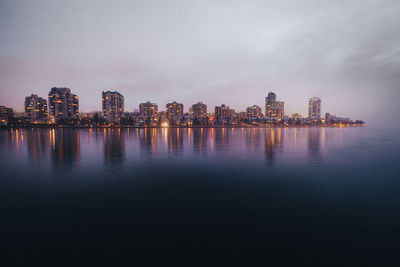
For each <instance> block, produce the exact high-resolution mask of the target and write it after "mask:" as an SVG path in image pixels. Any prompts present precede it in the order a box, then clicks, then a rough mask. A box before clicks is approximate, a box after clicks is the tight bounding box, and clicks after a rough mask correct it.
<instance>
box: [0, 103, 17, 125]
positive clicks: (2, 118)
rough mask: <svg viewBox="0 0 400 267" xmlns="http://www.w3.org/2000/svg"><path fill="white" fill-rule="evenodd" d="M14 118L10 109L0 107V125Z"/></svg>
mask: <svg viewBox="0 0 400 267" xmlns="http://www.w3.org/2000/svg"><path fill="white" fill-rule="evenodd" d="M13 117H14V112H13V109H12V108H8V107H5V106H0V124H3V123H7V122H8V120H9V119H11V118H13Z"/></svg>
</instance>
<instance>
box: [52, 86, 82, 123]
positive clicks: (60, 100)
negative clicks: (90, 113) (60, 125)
mask: <svg viewBox="0 0 400 267" xmlns="http://www.w3.org/2000/svg"><path fill="white" fill-rule="evenodd" d="M49 116H50V118H51V119H52V120H53V121H57V120H58V119H78V117H79V99H78V96H77V95H74V94H72V93H71V89H69V88H59V87H53V88H51V90H50V93H49Z"/></svg>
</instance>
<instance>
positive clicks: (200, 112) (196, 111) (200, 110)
mask: <svg viewBox="0 0 400 267" xmlns="http://www.w3.org/2000/svg"><path fill="white" fill-rule="evenodd" d="M189 113H190V115H192V116H193V117H194V118H196V119H200V118H206V117H207V105H206V104H203V102H198V103H197V104H193V105H192V107H191V108H190V111H189Z"/></svg>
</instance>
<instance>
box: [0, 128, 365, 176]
mask: <svg viewBox="0 0 400 267" xmlns="http://www.w3.org/2000/svg"><path fill="white" fill-rule="evenodd" d="M363 131H365V129H362V128H211V129H210V128H193V129H190V128H189V129H187V128H162V129H160V128H158V129H157V128H145V129H137V128H133V129H118V128H114V129H110V128H108V129H106V128H104V129H99V128H95V129H67V128H64V129H62V128H61V129H12V130H7V131H5V130H3V131H1V134H2V136H1V138H0V139H1V140H2V141H3V146H6V147H8V149H9V150H10V153H11V155H14V156H15V160H18V161H20V162H24V161H26V162H29V164H30V166H31V167H36V168H42V169H46V168H50V166H53V167H55V168H61V169H66V170H68V169H74V168H78V167H81V168H89V169H90V168H103V167H107V166H108V167H117V168H122V167H124V166H125V167H127V166H128V167H129V166H132V165H134V164H140V162H153V163H154V162H157V161H163V162H167V163H168V162H169V163H170V164H176V163H178V162H181V163H183V162H184V163H202V162H207V164H217V163H218V164H219V163H221V162H223V163H226V164H229V162H231V163H232V164H235V163H239V162H241V163H248V164H250V165H252V166H253V165H255V166H258V167H262V168H265V167H267V168H274V167H275V168H284V167H285V166H287V165H288V164H292V165H296V166H302V167H303V168H312V167H315V166H320V165H323V164H326V163H327V162H328V161H327V159H329V162H330V161H332V162H333V163H340V162H341V161H342V160H343V158H342V157H340V153H342V152H343V153H345V152H346V149H348V148H346V147H344V146H343V140H342V139H343V135H345V137H346V142H347V143H348V144H353V145H357V144H358V142H360V140H362V138H363V136H364V137H365V134H364V132H363ZM6 140H7V141H6ZM364 156H365V155H364Z"/></svg>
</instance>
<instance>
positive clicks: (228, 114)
mask: <svg viewBox="0 0 400 267" xmlns="http://www.w3.org/2000/svg"><path fill="white" fill-rule="evenodd" d="M233 113H234V111H233ZM231 118H232V110H231V109H230V108H229V107H228V106H225V105H224V104H222V105H221V106H216V107H215V119H217V120H218V121H219V122H221V123H224V122H227V121H230V119H231Z"/></svg>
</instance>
